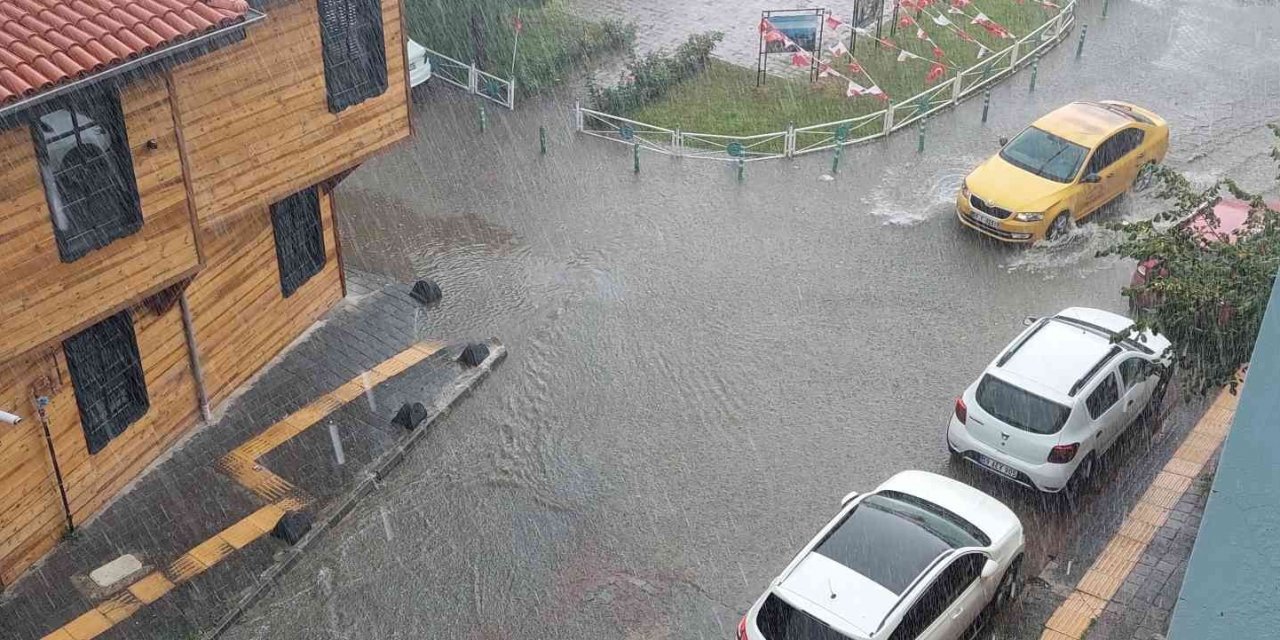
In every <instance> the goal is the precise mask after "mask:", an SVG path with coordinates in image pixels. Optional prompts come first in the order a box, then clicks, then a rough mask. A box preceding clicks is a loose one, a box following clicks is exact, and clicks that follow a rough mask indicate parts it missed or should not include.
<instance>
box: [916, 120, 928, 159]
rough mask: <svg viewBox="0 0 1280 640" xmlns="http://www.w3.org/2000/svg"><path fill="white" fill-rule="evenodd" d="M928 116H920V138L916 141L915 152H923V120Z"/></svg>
mask: <svg viewBox="0 0 1280 640" xmlns="http://www.w3.org/2000/svg"><path fill="white" fill-rule="evenodd" d="M925 120H928V117H924V118H920V138H919V140H918V141H917V143H916V153H924V121H925Z"/></svg>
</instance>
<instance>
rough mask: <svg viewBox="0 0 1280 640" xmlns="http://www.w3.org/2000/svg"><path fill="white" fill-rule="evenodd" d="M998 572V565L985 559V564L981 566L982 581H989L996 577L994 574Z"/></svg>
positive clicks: (989, 559)
mask: <svg viewBox="0 0 1280 640" xmlns="http://www.w3.org/2000/svg"><path fill="white" fill-rule="evenodd" d="M999 572H1000V563H999V562H996V561H995V560H992V559H991V558H987V563H986V564H984V565H982V579H983V580H990V579H992V578H994V577H996V574H997V573H999Z"/></svg>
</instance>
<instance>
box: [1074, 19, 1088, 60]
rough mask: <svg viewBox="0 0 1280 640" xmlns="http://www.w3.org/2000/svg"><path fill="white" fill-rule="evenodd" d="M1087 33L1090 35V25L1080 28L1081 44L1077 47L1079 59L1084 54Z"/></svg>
mask: <svg viewBox="0 0 1280 640" xmlns="http://www.w3.org/2000/svg"><path fill="white" fill-rule="evenodd" d="M1087 33H1089V25H1087V24H1086V25H1082V26H1081V27H1080V44H1077V45H1076V58H1079V57H1080V56H1081V55H1082V54H1083V53H1084V36H1085V34H1087Z"/></svg>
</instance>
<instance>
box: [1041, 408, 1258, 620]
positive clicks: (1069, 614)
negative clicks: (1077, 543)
mask: <svg viewBox="0 0 1280 640" xmlns="http://www.w3.org/2000/svg"><path fill="white" fill-rule="evenodd" d="M1237 399H1238V398H1237V396H1234V395H1232V394H1231V393H1230V392H1229V391H1227V390H1225V389H1224V390H1223V391H1222V392H1220V393H1219V394H1218V397H1217V398H1215V399H1214V401H1213V404H1212V405H1211V406H1210V407H1209V410H1208V411H1206V412H1205V414H1204V415H1203V416H1201V417H1200V421H1199V422H1197V423H1196V426H1195V427H1194V428H1192V429H1191V432H1190V433H1188V434H1187V436H1186V438H1184V439H1183V441H1182V443H1181V444H1180V445H1179V446H1178V449H1177V451H1175V452H1174V454H1173V457H1172V458H1170V459H1169V461H1168V462H1167V463H1165V465H1164V468H1163V469H1162V470H1161V471H1160V473H1158V474H1156V477H1155V479H1153V480H1152V482H1151V486H1149V487H1147V491H1146V493H1144V494H1143V495H1142V499H1140V500H1139V501H1138V504H1137V505H1136V506H1134V507H1133V509H1132V510H1131V511H1129V514H1128V515H1127V516H1125V519H1124V522H1123V523H1122V524H1121V525H1120V530H1119V531H1118V532H1116V534H1115V536H1113V537H1112V538H1111V541H1110V542H1108V543H1107V546H1106V548H1105V549H1103V550H1102V553H1101V554H1099V555H1098V559H1097V560H1094V562H1093V565H1092V566H1091V567H1089V570H1088V571H1086V572H1085V574H1084V575H1083V576H1081V578H1080V582H1079V583H1078V584H1076V587H1075V590H1074V591H1073V592H1072V593H1071V595H1070V596H1068V597H1067V599H1066V601H1065V602H1063V603H1062V604H1061V605H1060V606H1059V607H1058V609H1057V611H1054V612H1053V615H1052V616H1050V617H1049V620H1048V621H1047V622H1045V625H1044V627H1045V628H1044V633H1043V634H1042V635H1041V636H1040V640H1079V639H1080V638H1083V637H1084V634H1085V633H1086V632H1087V631H1088V629H1089V626H1090V625H1092V624H1093V621H1094V620H1096V619H1097V618H1098V616H1100V615H1102V611H1103V609H1106V607H1107V603H1108V602H1110V601H1111V598H1112V596H1114V595H1115V593H1116V591H1117V590H1119V589H1120V585H1122V584H1124V581H1125V578H1128V577H1129V573H1130V572H1132V571H1133V567H1134V566H1135V565H1137V564H1138V559H1139V558H1141V557H1142V554H1143V553H1144V552H1145V551H1146V550H1147V545H1148V544H1150V543H1151V540H1152V539H1154V538H1155V534H1156V530H1157V529H1159V528H1160V527H1161V526H1162V525H1164V523H1165V521H1166V520H1168V519H1169V512H1170V511H1171V510H1172V509H1173V507H1174V505H1176V504H1178V500H1180V499H1181V498H1182V496H1183V494H1185V493H1186V491H1187V489H1188V488H1190V487H1191V483H1192V481H1194V479H1195V478H1196V476H1198V475H1200V471H1201V470H1203V469H1204V465H1205V463H1207V462H1208V461H1209V458H1211V457H1212V456H1213V452H1214V451H1217V449H1218V446H1219V445H1221V444H1222V441H1223V440H1224V439H1226V437H1227V432H1228V431H1230V429H1231V420H1232V418H1233V417H1234V416H1235V412H1236V401H1237Z"/></svg>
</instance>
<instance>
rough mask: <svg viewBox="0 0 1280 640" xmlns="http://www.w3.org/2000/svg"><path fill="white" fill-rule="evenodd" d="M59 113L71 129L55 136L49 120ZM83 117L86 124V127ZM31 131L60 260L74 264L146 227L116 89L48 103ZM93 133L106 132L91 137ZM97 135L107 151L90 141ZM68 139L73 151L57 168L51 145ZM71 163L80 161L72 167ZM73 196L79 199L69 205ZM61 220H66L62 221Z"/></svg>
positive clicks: (37, 111) (38, 112)
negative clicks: (101, 136)
mask: <svg viewBox="0 0 1280 640" xmlns="http://www.w3.org/2000/svg"><path fill="white" fill-rule="evenodd" d="M59 112H66V113H67V119H68V121H69V123H70V127H71V128H70V130H69V131H63V132H58V133H57V134H54V132H53V131H52V130H50V129H49V128H48V127H49V125H48V124H47V122H46V121H45V118H47V117H49V116H53V115H54V114H57V113H59ZM81 119H84V120H88V122H87V123H82V122H81ZM30 129H31V138H32V142H33V144H34V145H35V150H36V161H37V164H38V166H39V169H40V181H41V184H42V185H43V186H44V192H45V201H46V203H47V204H48V207H49V221H50V223H51V224H52V225H53V235H54V240H55V243H56V244H57V247H58V257H59V259H61V260H62V262H75V261H76V260H79V259H80V258H82V257H84V256H85V255H87V254H88V253H90V252H91V251H94V250H97V249H101V248H103V247H105V246H107V245H109V244H111V243H112V242H113V241H115V240H118V239H120V238H124V237H127V236H130V235H133V234H134V233H137V232H138V231H140V230H141V229H142V224H143V216H142V199H141V197H140V196H139V194H138V179H137V176H136V174H135V173H134V168H133V151H132V148H131V147H130V146H129V135H128V131H127V127H126V124H125V120H124V110H123V108H122V107H121V104H120V94H119V92H118V91H117V90H116V89H115V88H114V87H112V86H110V85H107V86H104V87H98V88H94V89H87V90H84V91H79V92H76V93H74V94H72V95H70V96H67V97H61V98H57V99H54V100H50V101H49V102H47V103H45V104H42V105H40V106H39V107H37V108H36V109H35V110H34V111H33V113H32V114H31V117H30ZM95 129H97V130H101V132H102V133H101V134H95V135H93V136H91V135H87V134H89V133H90V132H91V131H93V130H95ZM98 135H104V136H105V137H106V144H107V146H108V148H107V149H106V150H103V149H101V148H98V147H97V145H96V144H94V142H95V141H94V140H91V139H90V138H92V137H96V136H98ZM69 138H74V140H75V147H74V148H73V149H72V150H70V151H67V152H65V153H63V154H62V155H61V156H60V157H59V158H58V160H59V162H60V164H59V166H57V167H52V166H50V164H51V161H52V157H51V153H50V151H51V147H52V146H54V145H57V144H58V143H61V142H63V141H65V140H67V139H69ZM90 150H92V151H90ZM95 152H96V154H95ZM68 159H73V160H78V161H79V162H76V163H75V164H74V165H71V164H68V162H69V160H68ZM113 175H114V177H115V178H116V179H113V180H111V181H110V182H104V181H103V180H102V179H103V178H109V177H112V176H113ZM95 180H96V181H97V182H96V183H90V182H91V181H95ZM70 195H79V197H78V198H75V199H74V200H72V201H71V202H67V201H66V199H67V198H68V196H70ZM77 205H79V206H77ZM60 217H65V219H64V220H62V221H61V222H60V221H59V218H60Z"/></svg>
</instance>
